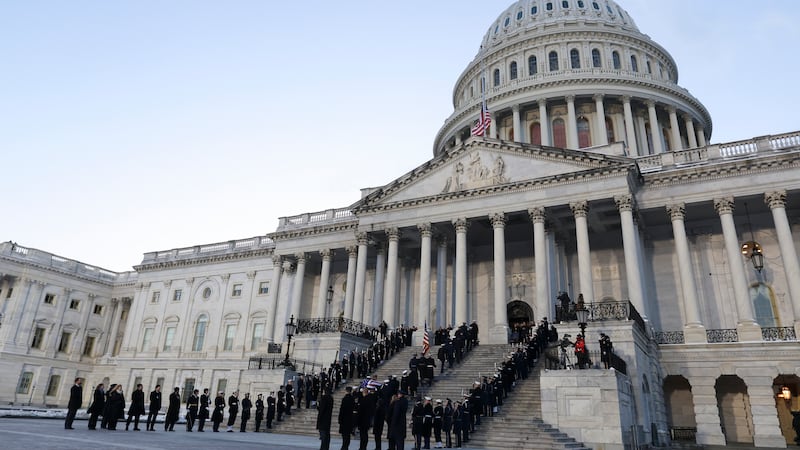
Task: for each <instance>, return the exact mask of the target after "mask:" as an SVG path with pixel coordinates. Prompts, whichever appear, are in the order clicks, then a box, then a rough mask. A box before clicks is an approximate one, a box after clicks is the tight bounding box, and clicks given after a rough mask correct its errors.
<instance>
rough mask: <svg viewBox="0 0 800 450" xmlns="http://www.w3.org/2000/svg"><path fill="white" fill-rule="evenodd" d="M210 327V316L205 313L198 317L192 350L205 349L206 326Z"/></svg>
mask: <svg viewBox="0 0 800 450" xmlns="http://www.w3.org/2000/svg"><path fill="white" fill-rule="evenodd" d="M207 327H208V316H206V315H205V314H203V315H202V316H200V317H198V318H197V323H196V324H195V326H194V339H193V340H192V351H193V352H199V351H202V350H203V343H204V341H205V340H206V328H207Z"/></svg>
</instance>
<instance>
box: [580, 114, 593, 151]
mask: <svg viewBox="0 0 800 450" xmlns="http://www.w3.org/2000/svg"><path fill="white" fill-rule="evenodd" d="M591 146H592V135H591V133H590V131H589V120H587V119H586V118H583V119H578V147H579V148H586V147H591Z"/></svg>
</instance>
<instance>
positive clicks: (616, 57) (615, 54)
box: [611, 50, 622, 70]
mask: <svg viewBox="0 0 800 450" xmlns="http://www.w3.org/2000/svg"><path fill="white" fill-rule="evenodd" d="M611 60H612V61H613V62H614V70H619V69H622V62H621V61H620V59H619V52H618V51H616V50H614V51H613V52H612V53H611Z"/></svg>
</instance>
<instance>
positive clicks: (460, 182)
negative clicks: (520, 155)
mask: <svg viewBox="0 0 800 450" xmlns="http://www.w3.org/2000/svg"><path fill="white" fill-rule="evenodd" d="M468 158H469V161H468V162H465V161H463V159H462V161H459V162H457V163H456V164H455V165H454V166H453V175H451V176H450V177H449V178H448V179H447V181H446V182H445V185H444V188H443V189H442V193H443V194H446V193H448V192H458V191H462V190H465V189H476V188H482V187H487V186H493V185H497V184H503V183H507V182H508V178H506V176H505V172H506V163H505V161H504V160H503V157H502V156H499V155H498V156H497V157H496V158H495V159H494V162H493V163H492V167H491V168H489V167H487V166H485V165H484V164H483V162H481V154H480V151H477V150H476V151H473V152H472V153H470V154H469V157H468ZM464 159H466V158H464Z"/></svg>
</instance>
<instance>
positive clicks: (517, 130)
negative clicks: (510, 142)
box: [511, 105, 522, 142]
mask: <svg viewBox="0 0 800 450" xmlns="http://www.w3.org/2000/svg"><path fill="white" fill-rule="evenodd" d="M511 114H512V117H513V120H512V121H513V122H514V142H522V123H521V122H520V119H519V105H514V106H512V107H511Z"/></svg>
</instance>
